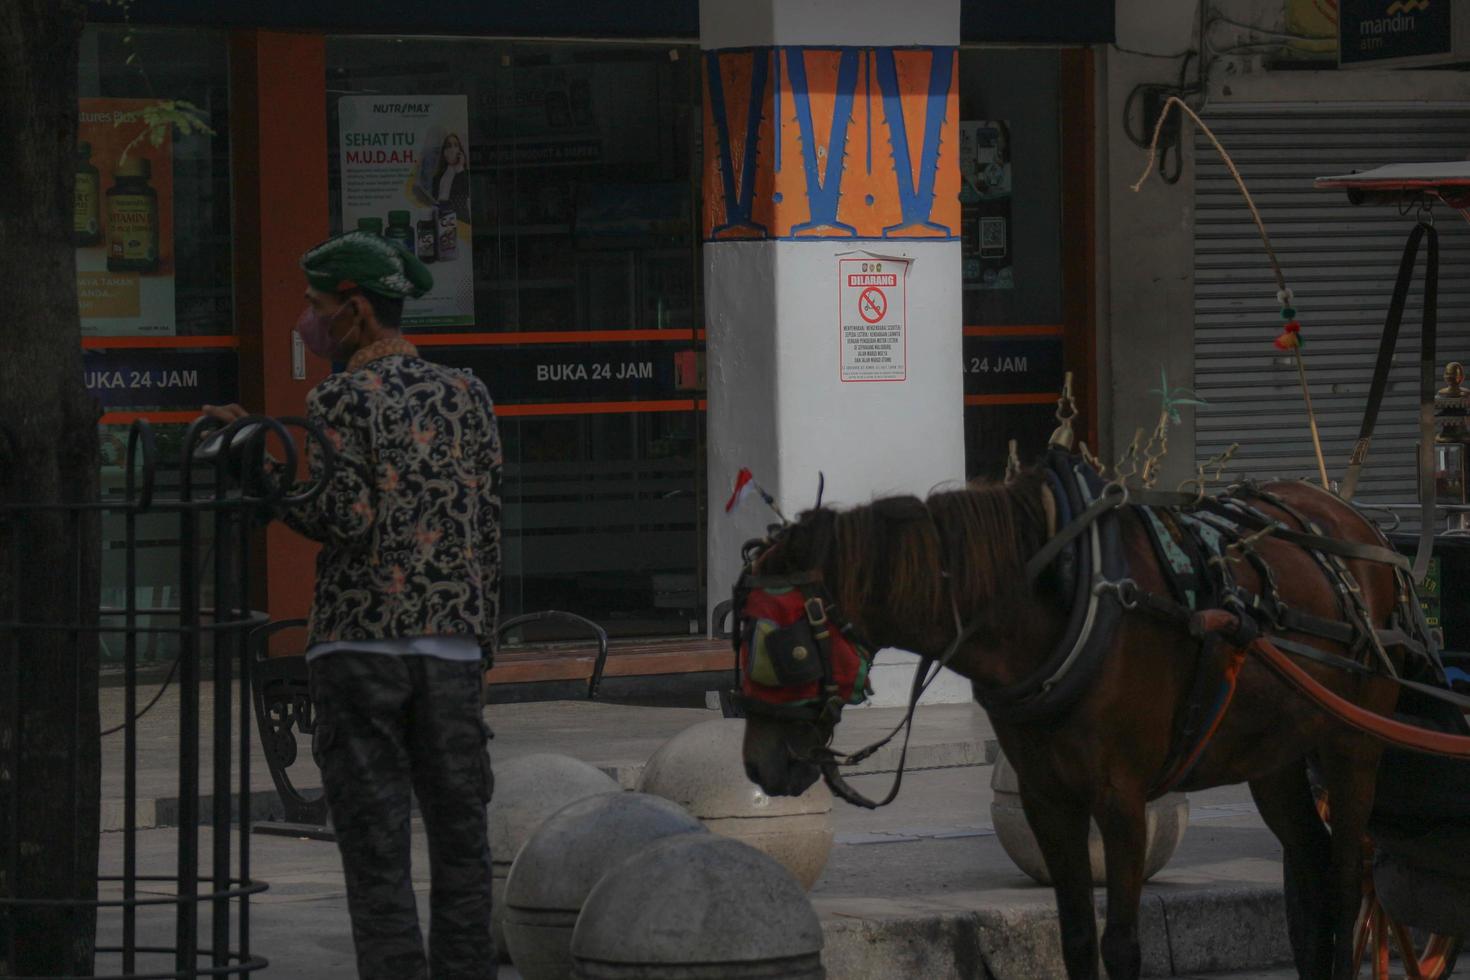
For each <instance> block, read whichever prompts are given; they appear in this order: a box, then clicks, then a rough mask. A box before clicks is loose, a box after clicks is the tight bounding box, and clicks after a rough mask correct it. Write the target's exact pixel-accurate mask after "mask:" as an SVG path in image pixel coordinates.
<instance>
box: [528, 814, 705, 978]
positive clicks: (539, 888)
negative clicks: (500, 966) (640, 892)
mask: <svg viewBox="0 0 1470 980" xmlns="http://www.w3.org/2000/svg"><path fill="white" fill-rule="evenodd" d="M689 833H697V834H704V833H706V831H705V829H704V826H703V825H702V824H701V823H700V822H699V821H698V820H696V819H694V817H692V816H690V815H689V814H688V813H687V812H686V811H685V810H684V808H683V807H681V806H679V805H678V804H677V803H674V802H672V801H670V800H665V799H663V798H662V797H658V796H649V795H648V794H647V793H601V794H598V795H597V796H591V797H588V798H587V799H585V800H578V801H576V802H575V803H569V804H567V805H566V806H564V807H562V808H561V809H560V810H558V811H556V812H555V813H553V814H552V815H551V816H549V817H547V818H546V819H545V820H543V821H542V822H541V826H540V827H538V828H536V831H535V833H533V834H532V835H531V838H530V840H528V841H526V843H525V844H524V845H523V846H522V847H521V852H520V854H518V855H516V859H515V863H514V864H512V865H511V868H510V877H509V878H508V879H506V883H505V913H504V915H503V918H502V925H503V927H504V929H505V941H506V945H507V946H508V947H509V949H510V958H511V962H513V963H515V965H516V969H517V970H519V971H520V972H521V976H522V977H524V978H525V980H568V978H570V977H571V975H572V952H571V948H572V929H573V927H574V926H576V924H577V914H578V913H579V912H581V911H582V903H583V902H584V901H586V899H587V893H588V892H590V891H592V886H593V885H596V884H597V882H598V881H599V880H600V879H601V878H602V876H603V875H604V874H606V873H607V871H608V870H609V869H611V868H614V867H616V866H618V865H619V864H621V863H622V862H623V861H624V860H626V859H627V858H629V857H631V856H632V855H633V854H636V853H637V852H638V851H640V850H643V849H644V848H646V847H647V846H648V845H650V844H652V843H654V842H656V841H659V840H662V839H664V838H666V837H672V836H675V835H677V834H689Z"/></svg>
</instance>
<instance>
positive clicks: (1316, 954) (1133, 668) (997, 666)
mask: <svg viewBox="0 0 1470 980" xmlns="http://www.w3.org/2000/svg"><path fill="white" fill-rule="evenodd" d="M1261 489H1262V490H1264V491H1266V492H1267V494H1268V495H1266V496H1263V497H1261V498H1260V499H1258V500H1256V501H1255V505H1256V506H1258V507H1259V510H1260V511H1261V512H1264V513H1265V515H1266V516H1268V517H1270V518H1273V519H1274V520H1276V521H1279V522H1281V524H1282V526H1284V527H1286V528H1298V527H1302V528H1303V531H1305V529H1306V527H1305V526H1310V525H1307V524H1306V522H1307V521H1308V520H1310V522H1311V523H1312V524H1313V525H1315V528H1314V530H1315V531H1316V532H1318V533H1319V534H1321V535H1325V536H1328V537H1331V538H1334V539H1338V540H1340V541H1346V542H1355V543H1358V544H1361V545H1368V546H1370V547H1373V548H1386V547H1387V542H1386V540H1385V539H1384V536H1383V535H1382V533H1381V532H1380V531H1379V529H1378V528H1377V527H1376V526H1375V525H1373V524H1372V523H1371V522H1370V521H1368V520H1367V519H1365V518H1364V517H1363V516H1362V515H1361V514H1359V513H1358V512H1357V511H1355V510H1353V509H1352V508H1351V507H1349V506H1348V505H1346V504H1345V503H1343V502H1342V501H1341V500H1340V499H1338V498H1337V497H1336V496H1334V495H1332V494H1330V493H1328V492H1326V491H1324V490H1322V489H1320V488H1317V487H1314V486H1311V485H1309V484H1306V483H1298V482H1289V483H1288V482H1276V483H1270V484H1267V485H1265V486H1264V487H1262V488H1261ZM1268 500H1269V501H1274V503H1266V502H1264V501H1268ZM1057 506H1058V501H1057V499H1056V497H1055V495H1054V493H1053V489H1052V484H1049V483H1048V482H1047V480H1046V479H1045V475H1044V473H1042V472H1041V471H1040V470H1039V469H1036V468H1033V469H1029V470H1023V471H1022V472H1021V473H1020V474H1019V475H1017V476H1014V477H1013V478H1012V479H1011V480H1009V481H1007V482H1004V483H987V482H976V483H972V484H969V485H966V486H965V487H963V488H959V489H950V490H942V491H936V492H933V493H931V494H930V495H929V496H928V497H927V499H924V500H920V499H919V498H917V497H914V496H894V497H887V498H882V499H877V500H874V501H873V502H871V503H869V504H866V505H861V506H855V507H852V508H850V509H843V510H837V509H833V508H831V507H822V506H820V504H819V505H818V507H817V508H816V509H813V510H809V511H806V512H804V513H802V514H801V515H800V516H799V518H798V519H797V520H796V521H795V522H794V523H791V524H787V525H785V526H784V527H782V528H780V529H779V530H776V531H775V532H774V533H773V534H772V536H771V537H769V538H768V539H767V540H766V541H764V542H763V543H761V545H760V546H759V547H758V548H757V549H756V551H755V553H753V554H752V565H751V571H752V573H753V574H756V575H762V576H768V577H771V576H782V575H788V576H792V575H795V576H806V577H808V579H809V580H811V581H815V582H819V583H820V586H821V588H822V589H823V590H825V592H826V594H828V595H830V597H831V600H832V602H833V611H834V615H836V614H838V613H839V612H840V615H841V616H844V617H846V620H847V622H846V623H845V624H844V625H846V626H847V627H848V631H849V632H850V633H851V634H852V635H854V636H860V637H862V638H864V639H865V640H866V642H867V645H868V646H869V647H870V648H871V649H879V648H897V649H899V650H905V651H910V652H913V653H917V654H920V655H921V656H925V657H928V658H933V659H938V658H939V657H941V655H942V654H941V651H946V650H947V648H948V647H950V646H951V645H952V644H955V643H956V641H958V642H957V645H955V646H954V648H953V650H952V653H951V655H950V659H949V660H948V663H947V666H948V667H949V668H950V669H952V670H954V671H956V672H958V673H959V674H961V675H963V676H965V677H967V678H969V679H970V680H971V681H972V683H973V684H974V685H975V688H976V691H977V695H978V694H979V693H981V692H984V691H986V690H995V689H1001V688H1004V687H1006V686H1007V685H1012V684H1015V683H1017V682H1018V681H1020V680H1021V679H1023V678H1025V677H1027V676H1030V675H1031V674H1032V673H1033V672H1034V671H1036V670H1037V669H1038V667H1039V666H1040V665H1042V664H1043V663H1044V662H1045V661H1046V659H1047V657H1048V655H1049V654H1050V653H1051V652H1052V651H1053V650H1054V648H1055V647H1056V646H1057V644H1058V642H1059V640H1060V639H1061V638H1062V634H1063V631H1064V629H1065V628H1066V623H1067V613H1066V607H1065V597H1064V595H1063V594H1062V589H1061V588H1060V587H1059V586H1058V585H1057V584H1056V583H1055V582H1052V581H1048V578H1047V577H1045V576H1043V577H1042V578H1041V579H1040V580H1039V581H1037V582H1036V583H1035V584H1033V583H1032V582H1031V581H1030V580H1029V579H1028V575H1027V572H1026V565H1027V562H1028V559H1030V558H1032V557H1033V556H1034V555H1036V554H1037V552H1038V551H1039V550H1041V549H1042V547H1043V545H1044V544H1045V543H1046V542H1047V541H1048V540H1049V539H1050V538H1051V537H1052V535H1053V534H1054V533H1055V532H1056V530H1057V523H1058V516H1057V513H1058V511H1057ZM1115 513H1116V515H1117V520H1118V524H1117V528H1118V533H1119V535H1120V539H1121V545H1122V548H1123V553H1124V555H1125V557H1126V562H1127V569H1128V575H1129V576H1130V577H1131V579H1132V580H1133V581H1134V582H1136V583H1137V585H1138V588H1139V589H1140V590H1141V591H1143V592H1147V593H1153V594H1166V593H1167V591H1168V584H1167V582H1166V579H1165V571H1164V569H1163V568H1161V565H1160V562H1159V560H1158V558H1157V557H1156V554H1155V551H1154V549H1153V547H1152V544H1151V542H1150V540H1149V539H1148V537H1147V529H1146V528H1145V527H1144V525H1143V520H1144V518H1143V517H1142V516H1140V515H1139V514H1138V513H1137V512H1136V511H1135V509H1134V508H1132V507H1119V508H1117V509H1116V511H1115ZM1304 525H1305V526H1304ZM1288 533H1289V532H1288ZM1248 545H1249V549H1250V550H1252V551H1253V552H1254V553H1255V554H1254V555H1253V556H1252V560H1251V561H1246V560H1243V559H1242V558H1240V556H1239V555H1237V556H1235V557H1233V558H1231V559H1229V560H1230V562H1231V566H1232V570H1233V572H1234V576H1235V580H1236V582H1237V583H1238V585H1239V586H1240V587H1241V588H1242V589H1244V590H1245V592H1246V593H1248V594H1252V595H1259V594H1260V593H1261V591H1262V579H1263V577H1265V578H1274V589H1275V591H1276V593H1277V594H1279V596H1280V597H1281V598H1282V599H1283V600H1284V601H1285V602H1286V603H1287V604H1289V605H1290V606H1291V607H1292V608H1294V609H1296V610H1300V611H1302V612H1305V613H1307V614H1311V615H1315V616H1317V617H1323V618H1324V619H1335V620H1340V619H1341V617H1342V609H1343V606H1342V604H1341V602H1342V600H1343V599H1344V596H1343V594H1342V593H1341V592H1340V591H1339V590H1337V589H1335V588H1334V586H1333V584H1332V582H1331V581H1330V579H1329V577H1328V575H1327V574H1326V573H1325V572H1324V570H1323V566H1322V565H1321V564H1320V563H1319V561H1318V559H1317V557H1314V556H1313V555H1312V554H1310V553H1309V552H1308V551H1307V550H1306V549H1305V548H1303V547H1301V546H1299V544H1294V543H1291V542H1289V541H1285V540H1279V539H1277V538H1276V537H1274V536H1272V535H1256V536H1253V539H1252V540H1251V541H1250V542H1248ZM1361 550H1363V551H1367V550H1368V549H1361ZM1257 557H1258V558H1259V559H1260V561H1257V560H1256V558H1257ZM1344 564H1345V566H1346V568H1347V570H1348V572H1349V573H1350V574H1351V583H1349V584H1350V586H1351V588H1353V589H1356V590H1357V593H1358V598H1359V599H1360V600H1361V604H1360V605H1359V606H1358V607H1357V608H1358V609H1359V610H1360V612H1362V613H1364V614H1365V615H1366V616H1367V617H1368V618H1369V619H1371V622H1372V624H1373V625H1374V626H1382V625H1384V624H1386V623H1387V622H1388V620H1389V616H1390V613H1391V611H1392V610H1393V609H1394V608H1395V601H1396V599H1397V600H1399V601H1403V600H1404V598H1405V595H1404V591H1405V590H1402V589H1401V588H1400V583H1399V580H1398V579H1397V578H1396V575H1395V572H1394V570H1393V569H1392V568H1391V567H1389V565H1387V564H1384V563H1382V562H1381V561H1372V560H1360V559H1356V558H1349V559H1347V560H1346V561H1345V562H1344ZM1263 573H1265V574H1263ZM1409 597H1410V598H1412V593H1409ZM1124 608H1125V609H1126V608H1127V607H1126V606H1125V607H1124ZM739 610H740V605H739V601H738V597H737V603H736V611H737V613H738V612H739ZM962 623H963V624H965V628H964V629H961V624H962ZM1286 635H1290V636H1292V637H1293V638H1294V639H1295V640H1296V645H1297V646H1298V648H1300V647H1302V646H1303V645H1306V646H1311V647H1315V648H1317V649H1320V650H1324V651H1327V652H1329V653H1337V654H1340V655H1347V654H1348V653H1349V651H1348V650H1346V649H1345V647H1344V645H1341V644H1336V643H1333V642H1330V641H1326V640H1323V639H1321V638H1318V637H1312V636H1306V635H1302V634H1300V633H1288V634H1286ZM1200 649H1201V640H1200V639H1199V638H1198V637H1197V636H1192V635H1191V634H1190V632H1189V631H1188V630H1187V629H1186V627H1185V625H1183V624H1182V623H1179V622H1175V621H1170V620H1168V619H1165V618H1157V617H1154V616H1149V615H1144V614H1142V613H1140V612H1131V611H1130V612H1123V613H1121V615H1120V620H1119V622H1118V625H1117V626H1116V628H1115V630H1114V632H1113V636H1112V639H1111V642H1110V643H1108V644H1107V646H1106V652H1105V655H1104V656H1103V658H1102V660H1101V664H1100V666H1099V667H1098V668H1097V672H1096V674H1095V676H1094V678H1093V680H1092V681H1091V683H1090V684H1089V685H1088V687H1087V689H1086V690H1085V691H1084V692H1082V693H1081V695H1080V697H1079V698H1078V699H1077V700H1076V701H1075V703H1073V704H1072V705H1071V706H1070V708H1069V710H1067V711H1066V712H1065V713H1064V714H1063V715H1062V716H1060V717H1055V718H1048V719H1044V720H1040V721H1023V722H1015V721H1007V720H1005V719H1003V718H1000V717H997V716H996V714H995V713H994V712H992V721H993V722H994V728H995V734H996V736H997V738H998V740H999V742H1000V745H1001V748H1002V749H1003V751H1004V752H1005V754H1006V757H1007V758H1008V759H1009V760H1010V761H1011V763H1012V765H1013V766H1014V768H1015V771H1016V775H1017V778H1018V781H1019V784H1020V796H1021V801H1022V804H1023V807H1024V810H1025V814H1026V818H1027V821H1028V823H1029V824H1030V826H1031V829H1032V831H1033V832H1034V833H1035V836H1036V839H1037V841H1038V842H1039V844H1040V846H1041V850H1042V852H1043V855H1044V857H1045V860H1046V866H1047V869H1048V870H1049V872H1050V874H1051V877H1052V881H1053V887H1054V891H1055V897H1056V904H1057V913H1058V923H1059V927H1060V932H1061V947H1062V954H1063V959H1064V961H1065V964H1066V969H1067V976H1068V977H1069V978H1071V980H1086V978H1095V977H1097V976H1098V975H1099V974H1098V952H1099V943H1098V937H1097V927H1096V922H1095V918H1094V912H1093V885H1092V876H1091V870H1090V863H1089V857H1088V842H1087V839H1088V833H1089V820H1090V819H1091V820H1095V821H1096V823H1097V826H1098V828H1099V830H1100V831H1101V835H1102V840H1103V844H1104V849H1105V855H1106V877H1107V919H1106V927H1105V929H1104V931H1103V935H1102V941H1101V958H1102V962H1103V965H1104V967H1105V968H1106V970H1107V975H1108V976H1109V977H1110V978H1112V980H1123V978H1133V977H1137V976H1139V973H1140V970H1141V965H1142V956H1141V949H1140V945H1139V934H1138V928H1139V927H1138V923H1139V902H1140V897H1141V894H1142V888H1143V878H1144V876H1143V869H1144V847H1145V839H1146V836H1145V821H1144V807H1145V804H1146V802H1147V801H1148V800H1149V799H1150V798H1152V797H1154V796H1157V795H1159V793H1160V792H1161V790H1160V789H1159V787H1158V779H1159V776H1160V772H1161V770H1162V769H1163V768H1164V767H1165V766H1166V765H1167V764H1168V762H1169V759H1170V753H1171V739H1172V736H1173V734H1174V732H1175V730H1176V728H1175V726H1176V714H1177V712H1178V711H1179V710H1180V707H1179V706H1180V705H1181V702H1183V700H1184V699H1185V698H1186V696H1187V694H1188V691H1189V687H1190V684H1191V679H1192V677H1193V676H1194V665H1195V662H1196V657H1197V656H1198V655H1199V651H1200ZM1381 652H1382V653H1383V654H1384V655H1386V656H1387V658H1388V659H1389V660H1391V661H1392V662H1393V663H1395V664H1400V663H1402V661H1403V658H1404V656H1405V654H1404V652H1403V651H1402V650H1401V649H1391V650H1382V651H1381ZM1302 666H1303V668H1304V669H1305V670H1306V671H1307V672H1308V673H1309V674H1310V675H1311V676H1312V677H1313V678H1315V679H1316V680H1317V681H1318V682H1320V683H1321V684H1322V685H1324V686H1326V687H1327V688H1328V689H1330V690H1331V691H1333V692H1334V693H1336V694H1338V695H1340V696H1341V697H1343V698H1345V699H1348V700H1349V701H1351V702H1353V703H1354V704H1356V705H1357V706H1359V707H1361V708H1364V709H1366V710H1368V711H1372V712H1375V713H1378V714H1389V713H1391V712H1392V711H1393V708H1394V705H1395V702H1396V700H1397V697H1398V691H1397V689H1396V687H1395V685H1394V683H1393V681H1392V680H1390V679H1388V678H1387V677H1385V676H1384V675H1383V674H1382V673H1370V672H1368V671H1359V672H1349V671H1343V670H1340V669H1335V668H1334V667H1332V666H1330V665H1328V664H1325V663H1320V662H1316V661H1314V660H1312V659H1310V658H1309V659H1307V660H1306V661H1305V662H1304V663H1303V664H1302ZM839 717H840V714H838V715H834V714H832V713H823V715H822V716H821V717H794V716H790V715H789V714H788V715H783V714H781V713H779V712H778V713H776V714H769V713H765V712H755V711H750V712H748V713H747V718H746V727H745V736H744V745H743V754H744V761H745V767H746V771H747V773H748V774H749V776H750V778H751V780H752V781H753V782H755V783H756V784H758V785H759V786H760V787H761V788H762V789H763V790H764V791H766V792H767V793H769V794H772V795H794V794H799V793H801V792H802V791H803V790H805V789H806V788H807V787H808V786H810V785H811V784H812V783H813V782H814V781H815V780H816V779H817V778H818V776H819V774H820V769H819V766H818V762H819V760H820V758H821V756H822V753H823V751H824V750H825V747H826V746H828V745H829V744H830V742H831V740H832V737H833V733H834V729H835V727H836V723H837V721H838V720H839ZM1381 754H1382V746H1381V745H1380V744H1379V743H1377V742H1376V741H1374V740H1373V739H1372V738H1370V737H1368V736H1367V735H1365V734H1363V733H1361V732H1359V731H1357V730H1354V729H1353V728H1351V727H1349V726H1346V725H1344V724H1341V723H1339V722H1337V721H1334V720H1332V719H1330V718H1329V717H1328V716H1327V715H1326V714H1325V713H1323V712H1321V711H1319V710H1317V709H1316V708H1315V707H1314V706H1313V705H1312V704H1311V703H1309V702H1308V701H1307V700H1306V699H1305V698H1302V697H1300V696H1298V695H1297V694H1296V693H1295V692H1294V691H1292V690H1291V689H1290V688H1288V686H1287V685H1286V684H1285V683H1284V682H1283V681H1282V680H1281V679H1280V677H1278V676H1277V675H1276V674H1273V673H1272V672H1271V671H1270V670H1268V669H1267V667H1265V666H1262V665H1261V664H1260V663H1258V662H1256V660H1255V659H1254V658H1251V657H1246V658H1245V660H1244V662H1243V664H1241V665H1240V667H1239V672H1238V675H1237V676H1236V684H1235V695H1234V701H1233V704H1231V705H1230V707H1229V709H1228V711H1226V712H1225V714H1224V715H1223V717H1220V718H1218V719H1217V727H1216V729H1215V731H1214V734H1213V737H1211V738H1210V739H1209V740H1208V741H1207V742H1206V743H1205V745H1204V748H1203V751H1202V753H1200V754H1199V755H1198V756H1197V758H1196V760H1195V761H1194V764H1193V765H1192V767H1191V768H1189V770H1188V773H1187V775H1186V776H1185V777H1184V779H1183V781H1182V782H1179V783H1178V784H1177V785H1176V786H1174V787H1172V788H1173V789H1179V790H1184V791H1197V790H1203V789H1207V788H1210V787H1215V786H1223V785H1229V784H1236V783H1241V782H1246V783H1249V785H1250V792H1251V795H1252V797H1253V798H1254V800H1255V802H1256V805H1257V807H1258V809H1259V811H1260V814H1261V816H1262V818H1263V819H1264V821H1265V823H1266V825H1267V826H1268V827H1269V828H1270V830H1271V831H1272V832H1273V833H1274V834H1275V836H1276V837H1277V838H1278V839H1279V840H1280V842H1281V847H1282V851H1283V877H1284V884H1285V897H1286V903H1287V913H1288V931H1289V934H1290V939H1291V946H1292V952H1293V957H1294V960H1295V963H1296V967H1297V970H1298V972H1299V973H1300V975H1301V976H1302V977H1304V978H1309V980H1329V978H1331V980H1347V978H1349V977H1352V976H1354V975H1355V974H1356V965H1355V963H1354V959H1353V948H1352V947H1353V941H1352V937H1353V933H1354V926H1355V922H1356V919H1357V917H1358V913H1359V903H1360V899H1361V896H1362V875H1363V874H1364V867H1363V865H1364V861H1363V856H1364V837H1365V832H1366V831H1367V828H1368V822H1369V816H1370V812H1371V810H1372V807H1373V796H1374V788H1375V777H1376V773H1377V770H1378V764H1379V760H1380V756H1381ZM829 758H830V757H829ZM1309 762H1310V763H1311V764H1312V766H1311V771H1310V772H1309ZM1312 773H1315V774H1316V779H1317V780H1319V781H1320V783H1321V785H1322V786H1323V787H1325V790H1326V792H1327V795H1328V799H1329V800H1330V804H1331V827H1330V830H1329V827H1328V826H1327V825H1326V824H1324V821H1323V819H1322V817H1321V816H1320V814H1319V810H1318V808H1317V798H1316V796H1315V791H1314V787H1313V776H1312Z"/></svg>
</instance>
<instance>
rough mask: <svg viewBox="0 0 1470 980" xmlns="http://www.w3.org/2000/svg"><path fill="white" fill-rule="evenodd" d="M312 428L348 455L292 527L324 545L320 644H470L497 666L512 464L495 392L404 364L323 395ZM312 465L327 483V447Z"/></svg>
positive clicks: (289, 519)
mask: <svg viewBox="0 0 1470 980" xmlns="http://www.w3.org/2000/svg"><path fill="white" fill-rule="evenodd" d="M307 416H308V418H309V419H310V420H311V421H312V422H313V423H315V424H316V425H317V426H318V427H319V428H320V429H321V431H322V433H323V435H324V437H325V438H326V439H327V440H328V441H329V442H330V443H331V445H332V449H333V451H334V454H335V457H336V464H335V466H334V468H333V469H332V474H331V479H330V482H329V483H328V485H327V486H326V488H325V489H324V491H323V492H322V493H321V494H320V495H319V496H317V497H316V498H315V500H313V501H311V502H310V503H307V504H304V505H301V506H297V507H291V508H287V509H286V511H285V513H284V514H283V515H282V517H283V519H284V520H285V522H286V523H287V524H288V525H289V526H291V527H292V528H294V529H295V530H297V531H299V532H300V533H301V534H304V535H305V536H306V537H308V538H311V539H312V540H314V541H320V542H321V543H322V546H323V547H322V550H321V552H320V554H318V556H317V562H316V593H315V597H314V600H313V602H312V607H311V621H310V627H309V630H308V632H309V643H311V644H317V643H331V642H338V641H352V640H393V639H400V638H406V637H419V636H467V637H473V638H474V639H475V640H477V641H478V642H479V644H480V649H481V651H482V652H483V653H484V655H485V656H486V658H489V657H490V656H491V655H492V653H493V640H494V632H495V623H496V618H497V615H498V613H499V609H500V567H501V558H500V481H501V452H500V437H499V433H498V431H497V428H496V424H495V412H494V407H493V405H492V404H491V401H490V393H489V392H488V391H486V390H485V385H484V384H483V383H481V382H480V381H479V380H478V379H477V378H475V377H473V376H472V375H470V374H468V373H466V372H462V371H456V370H453V369H451V368H446V367H442V366H440V365H437V364H431V363H429V362H428V361H425V360H423V359H421V358H418V357H411V356H404V355H400V354H394V355H389V356H387V357H382V358H379V359H377V360H374V361H371V362H369V363H368V364H367V365H365V366H363V367H362V368H360V369H359V370H356V371H350V372H343V373H340V374H334V375H332V376H331V377H329V378H327V379H326V380H325V381H323V382H322V383H321V384H319V385H317V386H316V387H315V388H314V389H312V391H311V394H310V395H309V396H307ZM307 459H308V462H309V465H310V468H311V476H310V478H309V481H308V482H315V481H316V480H318V479H319V478H320V476H321V473H322V470H323V462H322V453H321V451H320V450H319V449H318V447H317V446H316V445H314V444H310V443H309V448H308V452H307ZM298 489H301V488H299V487H298Z"/></svg>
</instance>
